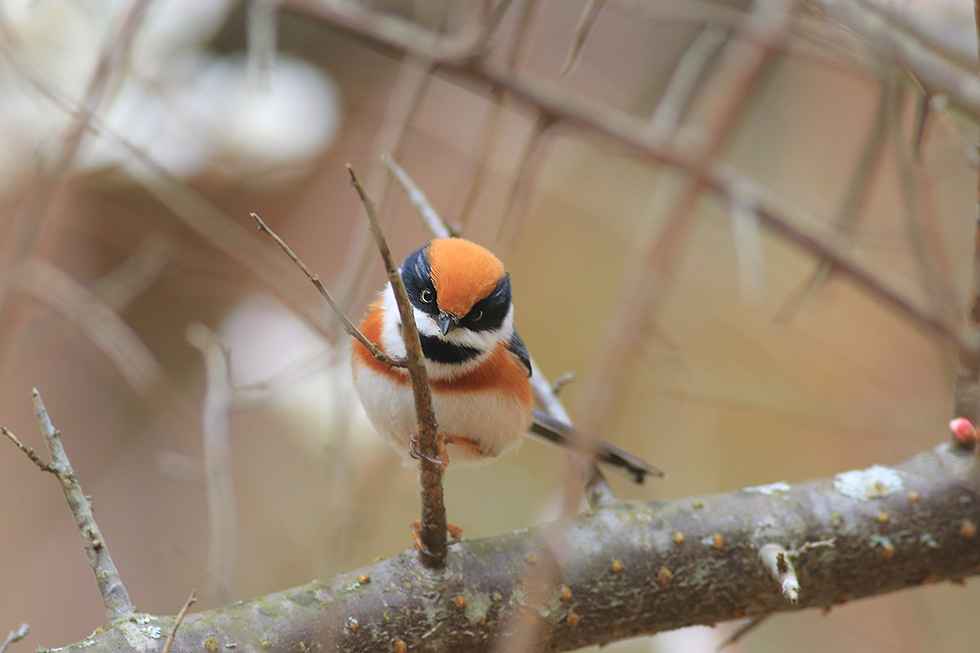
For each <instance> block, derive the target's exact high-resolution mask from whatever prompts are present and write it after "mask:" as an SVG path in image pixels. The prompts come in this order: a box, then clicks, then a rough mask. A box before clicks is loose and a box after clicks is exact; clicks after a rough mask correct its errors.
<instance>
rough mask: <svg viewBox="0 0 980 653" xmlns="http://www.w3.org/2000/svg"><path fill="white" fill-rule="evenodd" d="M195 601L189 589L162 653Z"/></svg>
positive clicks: (175, 634)
mask: <svg viewBox="0 0 980 653" xmlns="http://www.w3.org/2000/svg"><path fill="white" fill-rule="evenodd" d="M195 603H197V595H196V593H195V592H194V590H191V595H190V596H188V597H187V600H186V601H185V602H184V607H182V608H181V609H180V612H178V613H177V617H176V618H175V619H174V625H173V627H172V628H171V629H170V634H169V635H167V641H166V642H165V643H164V645H163V651H162V653H170V647H171V646H173V645H174V637H176V636H177V629H178V628H180V622H182V621H183V620H184V617H186V616H187V611H188V610H190V609H191V606H192V605H194V604H195ZM0 653H2V652H0Z"/></svg>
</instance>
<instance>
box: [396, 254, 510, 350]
mask: <svg viewBox="0 0 980 653" xmlns="http://www.w3.org/2000/svg"><path fill="white" fill-rule="evenodd" d="M401 275H402V280H403V281H404V283H405V289H406V290H407V291H408V298H409V299H410V300H411V302H412V307H413V309H414V313H415V323H416V325H417V326H418V330H419V335H420V336H421V337H422V341H423V342H422V344H423V349H424V350H426V356H427V357H429V358H434V359H435V360H439V358H440V357H442V356H460V357H462V358H461V360H460V362H462V361H463V360H466V358H467V352H468V351H469V350H476V352H475V353H474V354H471V355H470V356H469V357H472V356H474V355H478V354H480V353H484V352H488V351H492V350H493V349H494V348H495V347H496V345H497V344H498V343H500V342H509V341H510V338H511V336H512V334H513V332H514V312H513V305H512V302H511V293H510V275H508V274H507V271H506V270H505V269H504V265H503V263H501V262H500V260H499V259H498V258H497V257H496V256H494V255H493V254H491V253H490V252H489V251H488V250H486V249H485V248H483V247H480V246H479V245H477V244H475V243H471V242H470V241H468V240H463V239H462V238H439V239H436V240H433V241H430V242H429V243H428V244H427V245H425V246H424V247H422V248H420V249H418V250H416V251H414V252H412V253H411V254H410V255H409V256H408V258H406V259H405V262H404V263H402V266H401ZM433 339H436V340H438V341H440V342H442V343H445V344H452V345H455V346H456V347H457V348H461V349H459V350H457V351H455V352H452V351H449V352H443V353H442V354H441V355H440V354H434V355H430V352H431V351H432V350H433V347H434V345H433ZM427 341H428V342H429V343H430V346H429V347H426V342H427ZM440 362H449V361H440Z"/></svg>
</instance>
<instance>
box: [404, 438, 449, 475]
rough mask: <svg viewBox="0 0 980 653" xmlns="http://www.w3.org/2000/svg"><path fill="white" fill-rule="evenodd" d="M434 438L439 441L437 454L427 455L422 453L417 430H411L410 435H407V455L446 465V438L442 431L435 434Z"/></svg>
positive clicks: (447, 455) (434, 463) (447, 459)
mask: <svg viewBox="0 0 980 653" xmlns="http://www.w3.org/2000/svg"><path fill="white" fill-rule="evenodd" d="M436 440H437V441H438V443H439V454H438V455H437V456H435V457H432V456H427V455H425V454H424V453H422V447H421V446H420V444H419V434H418V431H412V433H411V435H409V436H408V455H409V456H411V457H412V458H414V459H416V460H419V459H422V460H428V461H429V462H430V463H432V464H433V465H442V466H443V467H448V466H449V453H448V452H447V451H446V439H445V438H444V437H443V435H442V433H439V434H437V435H436Z"/></svg>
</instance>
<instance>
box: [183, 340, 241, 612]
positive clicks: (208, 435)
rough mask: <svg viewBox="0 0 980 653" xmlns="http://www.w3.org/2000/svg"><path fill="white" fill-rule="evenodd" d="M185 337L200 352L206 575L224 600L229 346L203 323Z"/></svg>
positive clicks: (227, 589)
mask: <svg viewBox="0 0 980 653" xmlns="http://www.w3.org/2000/svg"><path fill="white" fill-rule="evenodd" d="M186 337H187V341H188V342H189V343H190V344H191V345H192V346H193V347H194V348H195V349H197V350H198V351H199V352H201V356H202V357H203V358H204V377H205V379H206V382H205V390H204V407H203V411H202V412H203V414H202V420H201V421H202V434H203V439H204V485H205V490H206V494H207V500H208V522H209V524H208V528H209V538H208V578H209V580H210V583H211V587H212V589H213V591H214V592H215V594H216V595H217V596H218V597H219V598H220V599H221V600H222V601H229V600H231V597H232V595H233V594H234V577H235V549H236V539H237V532H238V520H237V518H236V508H235V487H234V482H233V480H232V475H231V445H230V442H229V440H228V413H229V412H230V410H231V405H232V401H233V400H234V393H233V391H232V387H231V378H230V375H231V371H230V365H229V361H228V351H227V349H226V348H225V347H224V346H223V345H222V343H221V341H220V340H219V339H218V336H217V334H215V333H214V332H213V331H211V330H210V329H208V328H207V327H206V326H204V325H202V324H197V323H194V324H190V325H188V327H187V332H186Z"/></svg>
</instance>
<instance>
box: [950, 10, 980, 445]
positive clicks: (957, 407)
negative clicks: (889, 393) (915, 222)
mask: <svg viewBox="0 0 980 653" xmlns="http://www.w3.org/2000/svg"><path fill="white" fill-rule="evenodd" d="M973 14H974V20H975V21H976V26H977V38H978V39H980V0H974V1H973ZM978 51H980V40H978ZM976 188H977V198H978V202H977V204H976V205H975V206H974V214H973V219H974V224H975V225H976V229H977V230H976V232H975V234H974V241H973V269H972V274H971V282H970V306H969V309H968V310H967V314H966V321H967V329H968V330H969V331H971V332H972V333H974V334H978V333H980V169H978V172H977V186H976ZM953 415H954V416H956V417H965V418H967V419H969V420H970V421H971V422H973V423H974V424H978V423H980V356H975V357H973V358H968V357H966V356H964V355H963V354H962V352H961V353H960V355H959V358H958V360H957V367H956V382H955V385H954V388H953ZM953 442H954V443H955V444H956V445H957V446H961V447H964V448H966V447H967V446H969V447H970V448H971V449H972V446H973V445H972V443H969V445H968V443H966V442H965V441H963V440H959V439H957V438H956V437H953Z"/></svg>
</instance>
